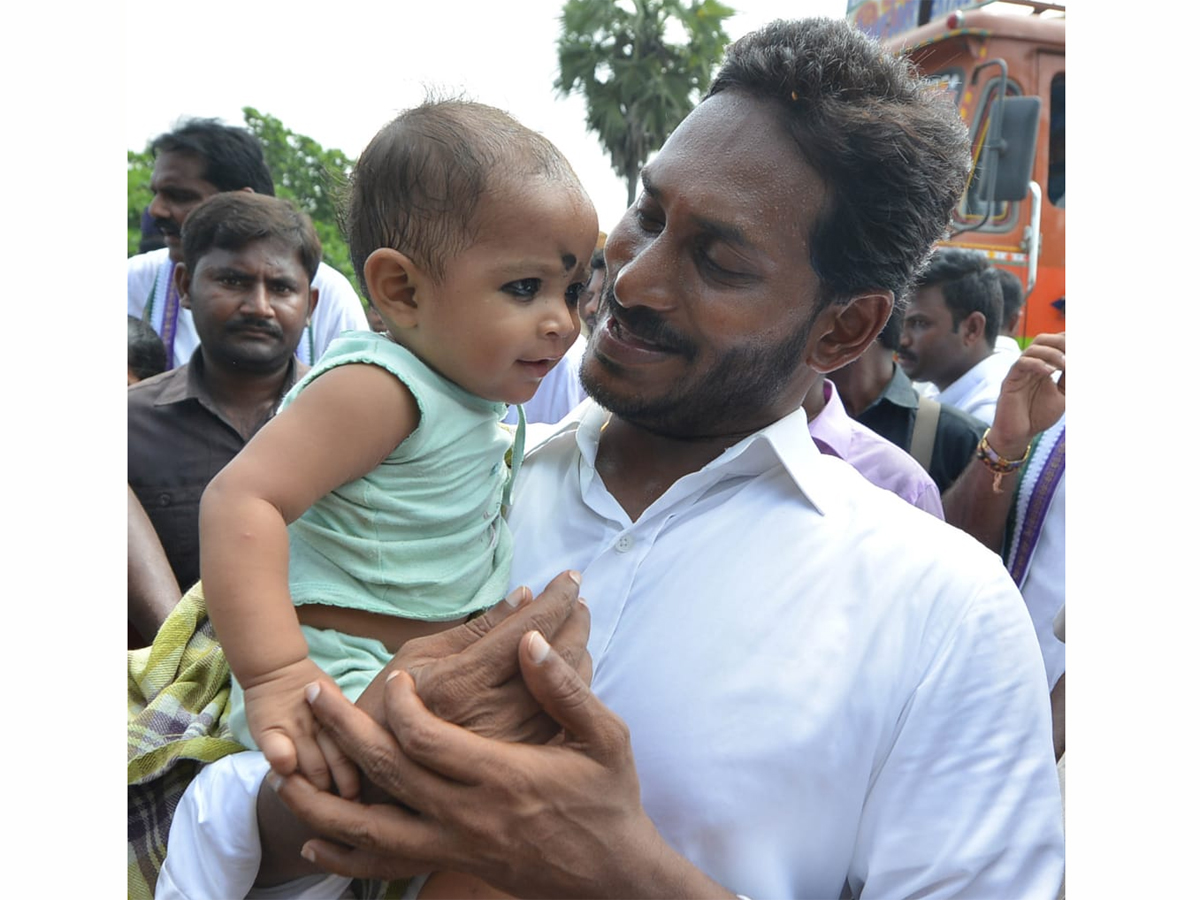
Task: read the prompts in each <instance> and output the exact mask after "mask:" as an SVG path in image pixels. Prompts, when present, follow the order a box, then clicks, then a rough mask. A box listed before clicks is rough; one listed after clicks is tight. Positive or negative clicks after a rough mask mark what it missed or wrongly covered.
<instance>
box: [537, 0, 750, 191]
mask: <svg viewBox="0 0 1200 900" xmlns="http://www.w3.org/2000/svg"><path fill="white" fill-rule="evenodd" d="M733 12H734V11H733V10H732V9H731V8H729V7H728V6H725V5H724V4H722V3H719V2H718V0H703V2H700V0H691V2H688V3H684V2H681V0H567V2H566V4H565V5H564V6H563V11H562V16H561V22H562V33H561V34H560V35H559V39H558V67H559V76H558V78H557V79H555V82H554V87H555V88H556V89H557V91H558V92H559V94H560V95H562V96H566V95H568V94H570V93H572V92H578V93H581V94H583V97H584V100H585V101H586V103H587V128H588V131H590V132H592V133H593V134H595V135H596V136H597V137H599V138H600V143H601V144H602V145H603V146H604V149H605V151H606V152H607V153H608V155H609V157H610V158H611V159H612V166H613V170H614V171H615V172H616V173H617V174H618V175H620V176H621V177H622V178H624V179H625V183H626V185H627V187H628V200H627V202H628V203H629V204H630V205H632V204H633V199H634V197H635V196H636V194H637V184H638V175H639V173H640V172H641V169H642V166H643V165H644V164H645V163H646V160H647V159H648V158H649V156H650V154H651V153H652V152H654V151H655V150H657V149H658V148H659V147H661V146H662V144H663V142H664V141H665V140H666V139H667V136H668V135H669V134H670V133H671V132H672V131H673V130H674V129H675V126H676V125H678V124H679V123H680V122H681V121H683V118H684V116H686V115H687V114H688V113H689V112H691V110H692V107H694V106H695V105H696V103H697V102H699V99H700V94H701V92H702V91H704V90H707V88H708V84H709V80H710V79H711V77H712V70H713V66H715V65H716V63H717V60H718V59H719V58H720V56H721V52H722V51H723V50H724V49H725V45H726V44H727V43H728V42H729V35H727V34H726V33H725V29H724V28H723V27H722V25H721V22H722V20H723V19H726V18H728V17H729V16H731V15H733ZM668 32H674V33H675V34H676V35H678V37H679V38H680V39H682V40H676V41H674V42H672V41H669V40H668V37H669V35H668Z"/></svg>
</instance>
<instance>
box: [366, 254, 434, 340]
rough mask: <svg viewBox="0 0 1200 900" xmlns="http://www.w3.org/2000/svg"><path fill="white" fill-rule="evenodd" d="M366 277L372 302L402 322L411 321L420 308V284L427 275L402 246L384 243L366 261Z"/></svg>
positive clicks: (397, 321) (403, 323)
mask: <svg viewBox="0 0 1200 900" xmlns="http://www.w3.org/2000/svg"><path fill="white" fill-rule="evenodd" d="M363 277H364V280H365V281H366V282H367V292H368V293H369V294H370V295H371V302H372V303H374V304H375V305H376V307H378V308H380V309H381V310H387V312H388V314H389V316H390V317H391V318H392V319H394V320H395V321H396V323H397V324H399V325H405V324H409V321H408V320H409V319H411V318H413V317H414V316H415V315H416V312H417V293H418V291H417V287H418V285H419V284H420V283H421V282H422V281H423V280H424V276H423V274H422V273H421V271H420V270H419V269H418V268H417V266H416V264H415V263H413V261H412V260H411V259H409V258H408V257H407V256H405V255H404V254H403V253H401V252H400V251H399V250H393V249H392V248H391V247H380V248H379V249H378V250H376V251H375V252H374V253H372V254H371V255H370V256H368V257H367V261H366V262H365V263H363Z"/></svg>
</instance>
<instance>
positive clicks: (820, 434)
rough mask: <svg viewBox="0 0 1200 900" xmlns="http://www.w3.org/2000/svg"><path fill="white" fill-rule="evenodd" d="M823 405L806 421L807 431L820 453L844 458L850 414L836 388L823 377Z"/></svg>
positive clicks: (848, 443) (846, 451) (846, 448)
mask: <svg viewBox="0 0 1200 900" xmlns="http://www.w3.org/2000/svg"><path fill="white" fill-rule="evenodd" d="M823 387H824V390H825V405H824V406H823V407H821V411H820V412H819V413H817V415H816V416H815V417H814V418H813V419H812V421H810V422H809V423H808V432H809V434H811V435H812V439H813V442H814V443H816V445H817V449H819V450H820V451H821V452H822V453H828V454H829V455H831V456H836V457H838V459H845V458H846V457H847V455H848V454H849V452H850V438H851V433H850V416H848V415H847V414H846V408H845V407H844V406H842V400H841V398H840V397H839V396H838V392H837V388H835V387H834V386H833V382H832V381H830V380H829V379H825V384H824V385H823Z"/></svg>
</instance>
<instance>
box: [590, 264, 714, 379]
mask: <svg viewBox="0 0 1200 900" xmlns="http://www.w3.org/2000/svg"><path fill="white" fill-rule="evenodd" d="M615 286H616V278H615V277H613V278H609V279H606V280H605V283H604V290H603V292H602V293H601V294H600V310H599V313H598V314H597V315H598V318H603V317H604V314H605V312H607V313H608V314H609V315H611V316H612V317H613V318H614V319H615V320H616V321H617V324H618V325H620V326H621V330H622V331H627V332H629V333H630V334H631V335H633V336H634V337H635V338H638V339H639V340H642V341H645V342H646V343H648V344H654V345H656V346H658V347H661V348H662V349H663V350H666V351H669V352H672V353H679V354H681V355H683V356H685V357H687V358H688V359H691V358H692V357H694V356H695V355H696V345H695V344H694V343H693V342H692V341H690V340H688V338H686V337H685V336H684V335H682V334H681V333H680V332H679V331H677V330H676V329H675V328H673V327H672V326H671V325H669V324H668V323H667V322H666V320H665V319H663V317H662V316H660V315H659V314H658V313H657V312H655V311H654V310H652V309H650V308H649V307H646V306H622V305H621V303H620V301H618V300H617V298H616V291H615V289H614V288H615Z"/></svg>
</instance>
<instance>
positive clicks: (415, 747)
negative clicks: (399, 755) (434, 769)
mask: <svg viewBox="0 0 1200 900" xmlns="http://www.w3.org/2000/svg"><path fill="white" fill-rule="evenodd" d="M399 739H400V747H401V749H402V750H403V751H404V754H405V755H406V756H408V757H410V758H413V759H417V760H422V759H431V758H435V757H436V756H437V755H438V754H439V753H440V752H441V749H442V741H441V740H440V739H439V738H438V735H437V732H436V731H434V729H432V728H430V727H429V726H428V725H426V724H425V723H423V722H415V723H412V724H409V725H406V726H405V728H404V731H403V734H402V735H400V736H399Z"/></svg>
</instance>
